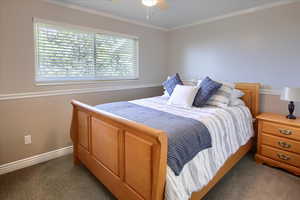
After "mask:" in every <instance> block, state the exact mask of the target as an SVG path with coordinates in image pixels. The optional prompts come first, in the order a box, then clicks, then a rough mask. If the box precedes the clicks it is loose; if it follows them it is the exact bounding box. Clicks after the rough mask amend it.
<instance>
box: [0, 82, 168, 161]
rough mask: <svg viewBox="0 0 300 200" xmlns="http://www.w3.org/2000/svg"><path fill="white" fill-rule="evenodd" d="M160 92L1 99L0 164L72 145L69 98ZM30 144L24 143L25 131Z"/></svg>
mask: <svg viewBox="0 0 300 200" xmlns="http://www.w3.org/2000/svg"><path fill="white" fill-rule="evenodd" d="M161 93H162V89H161V88H160V87H154V88H142V89H134V90H120V91H111V92H109V91H108V92H100V93H92V94H80V95H63V96H51V97H41V98H25V99H19V100H8V101H0V111H1V115H0V132H1V133H0V165H1V164H4V163H7V162H11V161H15V160H19V159H22V158H26V157H29V156H32V155H35V154H39V153H44V152H48V151H51V150H55V149H58V148H62V147H65V146H69V145H71V141H70V137H69V128H70V122H71V113H72V107H71V104H70V102H71V100H72V99H76V100H79V101H82V102H84V103H87V104H90V105H97V104H101V103H107V102H113V101H121V100H132V99H138V98H144V97H150V96H157V95H159V94H161ZM25 134H31V135H32V144H30V145H25V144H24V135H25Z"/></svg>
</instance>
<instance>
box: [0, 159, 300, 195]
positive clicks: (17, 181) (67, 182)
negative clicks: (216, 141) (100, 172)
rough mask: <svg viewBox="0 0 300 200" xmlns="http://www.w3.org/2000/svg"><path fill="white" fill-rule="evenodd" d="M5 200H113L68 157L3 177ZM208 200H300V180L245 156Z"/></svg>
mask: <svg viewBox="0 0 300 200" xmlns="http://www.w3.org/2000/svg"><path fill="white" fill-rule="evenodd" d="M0 199H1V200H79V199H80V200H113V199H115V198H114V197H113V196H112V195H111V193H110V192H109V191H108V190H107V189H106V188H105V187H104V186H103V185H102V184H101V183H100V182H99V181H98V180H97V179H96V178H95V177H94V176H93V175H92V174H91V173H89V171H88V170H87V169H86V168H84V167H83V166H74V165H73V163H72V156H71V155H69V156H64V157H61V158H58V159H55V160H51V161H48V162H45V163H42V164H38V165H35V166H32V167H28V168H25V169H21V170H18V171H15V172H12V173H8V174H5V175H1V176H0ZM205 199H206V200H268V199H271V200H299V199H300V177H297V176H294V175H292V174H289V173H287V172H285V171H282V170H279V169H275V168H271V167H268V166H265V165H257V164H256V163H255V161H254V160H253V154H248V155H247V156H245V157H244V158H243V159H242V160H241V161H240V162H239V163H238V164H237V165H236V166H235V167H234V168H233V169H232V170H231V171H230V172H229V173H228V174H227V175H226V176H225V177H224V178H223V179H222V180H221V181H220V182H219V183H218V184H217V185H216V186H215V187H214V188H213V189H212V190H211V191H210V192H209V193H208V194H207V196H206V197H205Z"/></svg>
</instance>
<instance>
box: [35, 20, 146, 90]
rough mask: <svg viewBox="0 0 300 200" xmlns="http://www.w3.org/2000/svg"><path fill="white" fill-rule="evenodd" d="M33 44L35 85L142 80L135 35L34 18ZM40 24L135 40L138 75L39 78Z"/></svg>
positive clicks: (137, 43) (137, 42) (137, 39)
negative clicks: (38, 43)
mask: <svg viewBox="0 0 300 200" xmlns="http://www.w3.org/2000/svg"><path fill="white" fill-rule="evenodd" d="M32 21H33V42H34V57H35V69H34V77H35V84H36V85H38V86H39V85H65V84H84V83H97V82H100V81H130V80H139V78H140V67H139V37H137V36H133V35H127V34H123V33H117V32H111V31H106V30H102V29H95V28H89V27H84V26H79V25H72V24H68V23H61V22H55V21H50V20H44V19H40V18H33V20H32ZM38 23H44V24H49V25H53V26H60V27H62V28H66V29H75V30H78V31H84V32H90V33H93V34H106V35H112V36H118V37H124V38H128V39H133V40H135V41H136V42H135V43H136V47H135V48H136V74H135V76H134V77H128V78H126V77H119V78H114V77H107V78H104V77H91V78H79V77H77V78H75V77H74V78H70V77H69V78H40V77H39V76H38V73H39V56H38V45H37V39H38V38H37V37H38V30H37V24H38Z"/></svg>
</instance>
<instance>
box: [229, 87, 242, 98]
mask: <svg viewBox="0 0 300 200" xmlns="http://www.w3.org/2000/svg"><path fill="white" fill-rule="evenodd" d="M244 95H245V93H244V92H243V91H241V90H238V89H234V90H233V91H232V93H231V99H238V98H241V97H243V96H244Z"/></svg>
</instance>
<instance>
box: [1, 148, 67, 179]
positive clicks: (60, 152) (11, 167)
mask: <svg viewBox="0 0 300 200" xmlns="http://www.w3.org/2000/svg"><path fill="white" fill-rule="evenodd" d="M72 152H73V146H68V147H64V148H61V149H57V150H54V151H49V152H46V153H42V154H38V155H35V156H32V157H29V158H25V159H22V160H17V161H14V162H10V163H7V164H3V165H0V175H1V174H6V173H9V172H12V171H16V170H18V169H23V168H25V167H29V166H33V165H36V164H39V163H42V162H46V161H48V160H52V159H55V158H58V157H61V156H65V155H68V154H71V153H72Z"/></svg>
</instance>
